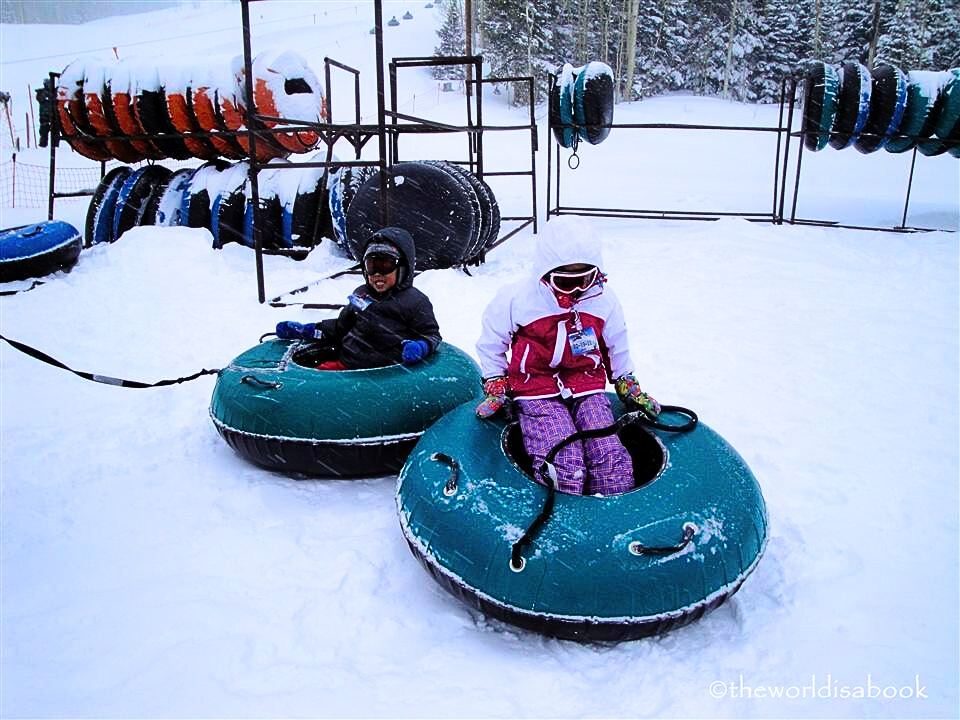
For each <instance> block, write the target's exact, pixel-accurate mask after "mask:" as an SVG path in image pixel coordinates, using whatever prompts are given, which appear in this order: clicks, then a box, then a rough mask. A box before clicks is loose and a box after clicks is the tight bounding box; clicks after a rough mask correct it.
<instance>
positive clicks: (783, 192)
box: [777, 78, 803, 225]
mask: <svg viewBox="0 0 960 720" xmlns="http://www.w3.org/2000/svg"><path fill="white" fill-rule="evenodd" d="M789 84H790V106H789V108H790V109H789V111H788V112H787V140H786V143H785V146H784V149H783V175H782V176H781V179H780V211H779V213H777V216H778V217H779V223H780V224H781V225H782V224H783V206H784V205H785V204H786V201H787V166H788V165H789V158H790V137H791V128H793V110H794V108H795V107H796V102H797V79H796V78H791V79H790V83H789ZM801 147H803V144H802V143H801Z"/></svg>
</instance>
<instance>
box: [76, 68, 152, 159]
mask: <svg viewBox="0 0 960 720" xmlns="http://www.w3.org/2000/svg"><path fill="white" fill-rule="evenodd" d="M83 104H84V108H85V111H86V114H87V122H88V124H89V125H90V127H91V129H92V130H93V131H94V133H95V134H96V135H97V137H99V138H101V139H102V140H103V144H104V146H105V147H106V149H107V150H108V151H109V153H110V155H111V156H113V157H115V158H116V159H117V160H120V161H121V162H125V163H135V162H140V161H141V160H144V159H146V157H147V155H146V154H145V153H143V152H141V151H140V150H138V149H137V147H136V146H134V145H132V144H131V143H130V142H129V141H128V140H127V139H126V138H124V137H123V133H122V131H121V130H120V126H119V125H118V124H117V119H116V113H115V112H114V110H113V96H112V94H111V92H110V89H109V87H108V86H107V71H106V68H105V67H104V65H102V64H97V65H91V64H88V65H87V72H86V75H85V77H84V81H83Z"/></svg>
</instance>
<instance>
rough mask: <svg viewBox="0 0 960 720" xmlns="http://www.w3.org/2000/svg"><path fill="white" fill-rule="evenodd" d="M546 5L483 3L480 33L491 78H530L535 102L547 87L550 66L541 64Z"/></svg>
mask: <svg viewBox="0 0 960 720" xmlns="http://www.w3.org/2000/svg"><path fill="white" fill-rule="evenodd" d="M547 5H548V4H547V3H537V2H532V0H526V1H522V2H516V0H486V3H485V8H484V9H485V13H486V14H485V16H484V18H483V26H482V32H483V36H484V44H485V47H484V54H485V56H484V60H485V61H488V62H489V63H490V70H491V75H492V76H493V77H510V76H523V77H527V76H532V77H534V78H535V79H536V83H535V88H536V93H537V98H536V100H537V101H539V100H540V99H542V96H543V94H544V91H545V89H546V86H547V73H548V72H549V69H550V63H549V62H548V61H546V60H544V57H545V55H546V51H547V50H548V44H547V28H548V27H549V26H550V19H549V16H547V15H546V14H545V13H544V12H543V11H542V9H541V8H545V7H546V6H547Z"/></svg>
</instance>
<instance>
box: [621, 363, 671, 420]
mask: <svg viewBox="0 0 960 720" xmlns="http://www.w3.org/2000/svg"><path fill="white" fill-rule="evenodd" d="M613 386H614V387H615V388H616V390H617V396H618V397H619V398H620V400H621V401H622V402H623V404H624V405H626V406H627V407H629V408H636V409H638V410H643V412H644V413H646V414H647V415H649V416H650V417H656V416H657V415H659V414H660V403H658V402H657V401H656V400H654V399H653V398H652V397H650V396H649V395H647V394H646V393H645V392H644V391H643V390H641V389H640V383H638V382H637V379H636V378H635V377H634V376H633V373H627V374H626V375H621V376H620V377H618V378H617V379H616V381H615V382H614V385H613Z"/></svg>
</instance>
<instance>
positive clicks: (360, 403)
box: [210, 340, 481, 477]
mask: <svg viewBox="0 0 960 720" xmlns="http://www.w3.org/2000/svg"><path fill="white" fill-rule="evenodd" d="M328 359H331V357H330V355H329V351H328V350H327V349H325V348H323V347H320V346H319V345H317V344H315V343H306V342H304V341H300V340H296V341H287V340H268V341H267V342H263V343H260V344H259V345H257V346H255V347H253V348H251V349H249V350H247V351H246V352H244V353H242V354H241V355H239V356H238V357H237V358H235V359H234V360H233V361H232V362H231V363H230V365H229V366H228V367H226V368H225V369H223V370H221V371H220V374H219V376H218V377H217V383H216V386H215V387H214V390H213V397H212V399H211V401H210V417H211V419H212V421H213V424H214V426H215V427H216V429H217V431H218V432H219V433H220V435H221V436H222V437H223V439H224V440H225V441H226V442H227V444H229V445H230V447H232V448H233V449H234V450H236V451H237V452H238V453H239V454H240V455H241V456H242V457H244V458H245V459H247V460H249V461H250V462H252V463H254V464H256V465H259V466H261V467H265V468H268V469H271V470H281V471H285V472H297V473H306V474H309V475H315V476H326V477H353V476H370V475H382V474H386V473H395V472H397V471H398V470H399V469H400V468H401V467H402V466H403V463H404V460H405V459H406V456H407V453H409V451H410V449H411V448H412V447H413V446H414V444H415V443H416V442H417V440H418V439H419V438H420V436H421V435H422V434H423V431H424V430H426V428H428V427H430V425H432V424H433V423H434V422H435V421H437V420H438V419H440V417H441V416H443V414H444V413H446V412H448V411H449V410H452V409H453V408H455V407H457V406H458V405H460V404H462V403H465V402H467V401H471V402H476V399H477V398H478V396H479V395H480V383H481V381H480V371H479V368H478V367H477V365H476V363H475V362H474V361H473V360H472V359H471V358H470V357H469V356H468V355H467V354H466V353H464V352H463V351H462V350H460V349H458V348H456V347H454V346H453V345H448V344H447V343H441V344H440V346H439V347H438V348H437V350H436V352H434V353H431V354H430V356H428V357H427V358H426V359H425V360H423V361H421V362H419V363H417V364H415V365H390V366H387V367H382V368H371V369H367V370H341V371H336V370H316V369H314V368H315V366H316V364H317V363H318V362H319V361H323V360H328Z"/></svg>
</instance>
